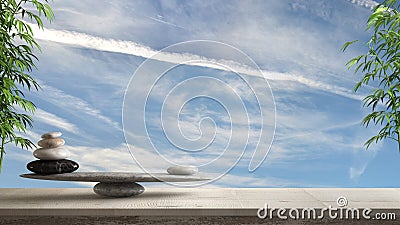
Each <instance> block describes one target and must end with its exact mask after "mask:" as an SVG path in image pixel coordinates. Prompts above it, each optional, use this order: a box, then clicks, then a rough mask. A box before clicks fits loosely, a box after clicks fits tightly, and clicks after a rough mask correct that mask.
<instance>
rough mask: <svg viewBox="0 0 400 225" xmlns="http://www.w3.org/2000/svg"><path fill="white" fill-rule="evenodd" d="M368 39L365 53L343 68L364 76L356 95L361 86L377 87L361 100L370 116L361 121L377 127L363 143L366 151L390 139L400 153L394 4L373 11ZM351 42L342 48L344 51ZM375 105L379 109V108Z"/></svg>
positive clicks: (399, 54) (399, 19)
mask: <svg viewBox="0 0 400 225" xmlns="http://www.w3.org/2000/svg"><path fill="white" fill-rule="evenodd" d="M367 30H371V31H372V32H373V33H372V36H371V38H370V40H369V41H368V43H367V46H368V52H367V53H366V54H364V55H360V56H357V57H354V58H352V59H351V60H350V61H348V62H347V67H348V68H349V69H350V68H353V69H354V72H355V73H357V72H361V73H362V74H363V75H364V76H363V78H362V79H361V80H360V81H359V82H358V83H357V84H356V85H355V87H354V91H355V92H357V91H358V90H359V89H360V88H361V87H362V86H363V85H368V84H369V83H370V82H372V81H374V83H375V82H377V83H378V84H379V85H378V87H377V88H375V89H374V90H373V91H372V92H371V93H370V94H369V95H368V96H366V97H365V98H364V99H363V105H364V107H367V108H370V109H371V113H370V114H368V115H367V116H366V117H365V118H364V119H363V120H362V125H363V126H365V127H368V126H369V125H370V124H375V125H378V126H380V127H381V129H380V130H379V132H378V134H377V135H375V136H373V137H371V138H370V139H369V140H367V141H366V142H365V146H366V148H367V149H368V147H370V145H371V144H372V143H377V142H378V141H382V140H383V139H386V138H389V139H393V140H395V141H396V142H397V143H398V149H399V151H400V94H399V91H400V90H399V89H400V13H399V2H398V1H397V0H386V1H384V2H383V3H382V4H380V5H378V6H377V7H375V9H374V11H373V13H372V14H371V15H370V17H369V19H368V23H367ZM354 42H355V41H352V42H347V43H346V44H344V45H343V47H342V50H343V51H345V50H346V48H347V47H348V46H350V45H351V44H353V43H354ZM379 105H381V106H382V105H383V106H384V107H381V106H379Z"/></svg>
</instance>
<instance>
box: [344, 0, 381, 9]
mask: <svg viewBox="0 0 400 225" xmlns="http://www.w3.org/2000/svg"><path fill="white" fill-rule="evenodd" d="M347 1H349V2H351V3H353V4H356V5H359V6H363V7H366V8H369V9H373V8H374V7H375V6H377V5H378V4H379V3H377V2H376V1H373V0H347Z"/></svg>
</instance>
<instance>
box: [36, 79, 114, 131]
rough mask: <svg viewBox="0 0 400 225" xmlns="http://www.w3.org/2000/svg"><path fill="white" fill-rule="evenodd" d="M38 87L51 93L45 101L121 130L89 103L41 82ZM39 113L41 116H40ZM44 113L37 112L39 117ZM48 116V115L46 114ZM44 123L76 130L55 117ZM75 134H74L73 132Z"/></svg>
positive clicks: (52, 116) (51, 116)
mask: <svg viewBox="0 0 400 225" xmlns="http://www.w3.org/2000/svg"><path fill="white" fill-rule="evenodd" d="M40 83H41V84H40V86H41V87H42V89H43V91H44V92H45V93H51V94H46V98H45V99H46V101H49V102H50V103H52V104H54V105H57V106H60V107H63V108H64V109H66V110H72V111H79V112H81V113H85V114H88V115H89V116H92V117H94V118H97V119H99V120H102V121H103V122H105V123H107V124H109V125H111V126H112V127H114V128H116V129H118V130H121V126H120V125H119V123H117V122H115V121H114V120H112V119H110V118H108V117H106V116H104V115H103V114H102V113H101V112H100V110H98V109H96V108H93V107H92V106H91V105H90V104H89V103H87V102H86V101H84V100H82V99H81V98H78V97H75V96H72V95H70V94H68V93H65V92H64V91H62V90H60V89H57V88H55V87H52V86H49V85H46V84H43V82H40ZM40 113H41V114H40ZM44 114H45V112H44V111H42V112H41V111H39V116H42V117H43V116H45V115H44ZM47 115H48V114H47ZM45 121H46V122H48V123H50V122H55V121H58V122H57V123H55V124H58V125H60V126H66V128H67V129H69V130H70V131H76V128H75V127H74V125H72V124H69V123H67V122H66V121H65V120H63V119H61V118H60V117H55V115H50V117H49V118H47V119H46V120H45ZM74 133H76V132H74Z"/></svg>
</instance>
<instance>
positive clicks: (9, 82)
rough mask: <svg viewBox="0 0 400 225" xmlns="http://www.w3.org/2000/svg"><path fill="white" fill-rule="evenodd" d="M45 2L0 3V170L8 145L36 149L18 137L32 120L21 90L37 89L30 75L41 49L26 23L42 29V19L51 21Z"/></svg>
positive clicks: (2, 0)
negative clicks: (38, 51)
mask: <svg viewBox="0 0 400 225" xmlns="http://www.w3.org/2000/svg"><path fill="white" fill-rule="evenodd" d="M47 3H48V1H47V0H44V1H42V2H41V1H38V0H0V139H1V145H0V171H1V168H2V162H3V159H4V157H5V146H6V145H7V144H9V143H13V144H15V145H16V146H20V147H22V148H26V149H27V148H31V147H34V146H35V144H34V143H33V142H32V141H30V140H29V139H26V138H23V137H21V136H19V135H20V134H22V133H25V132H26V131H27V128H29V127H32V118H31V117H30V116H29V115H28V114H26V113H33V112H34V111H35V109H36V107H35V105H34V104H33V103H32V102H31V101H29V100H28V99H26V98H25V96H24V93H23V90H27V91H31V90H32V89H34V90H38V89H39V88H40V87H39V84H38V83H37V82H36V81H35V80H34V78H33V77H32V76H31V75H29V73H30V72H31V71H32V70H33V69H36V66H35V61H36V60H37V57H36V56H35V55H34V50H35V49H39V50H40V46H39V44H38V43H37V42H36V41H35V39H34V37H33V32H32V29H31V27H30V25H29V24H28V23H27V22H26V21H29V22H31V23H35V24H37V25H38V26H39V28H43V21H42V20H41V17H42V16H44V17H45V18H46V19H48V20H49V21H52V20H53V18H54V14H53V11H52V9H51V8H50V6H49V5H48V4H47ZM32 6H33V10H30V9H31V8H32ZM28 7H29V8H30V9H28ZM21 111H22V113H21Z"/></svg>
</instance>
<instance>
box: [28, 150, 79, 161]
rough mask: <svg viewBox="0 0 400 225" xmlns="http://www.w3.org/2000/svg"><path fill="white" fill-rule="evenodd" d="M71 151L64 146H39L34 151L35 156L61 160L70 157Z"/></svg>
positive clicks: (43, 158) (42, 158)
mask: <svg viewBox="0 0 400 225" xmlns="http://www.w3.org/2000/svg"><path fill="white" fill-rule="evenodd" d="M70 155H71V153H70V152H69V151H68V150H67V149H63V148H39V149H37V150H35V151H34V152H33V156H35V157H36V158H38V159H41V160H59V159H66V158H68V157H70Z"/></svg>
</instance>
